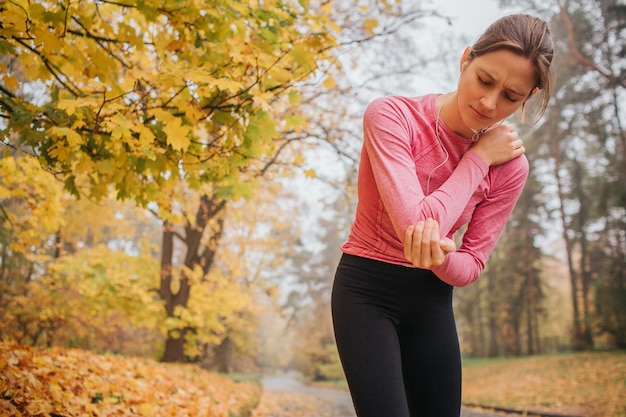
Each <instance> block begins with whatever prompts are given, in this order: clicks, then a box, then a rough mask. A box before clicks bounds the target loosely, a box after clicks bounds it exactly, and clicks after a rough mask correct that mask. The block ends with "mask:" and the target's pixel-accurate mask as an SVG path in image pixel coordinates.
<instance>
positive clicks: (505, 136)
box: [471, 122, 526, 166]
mask: <svg viewBox="0 0 626 417" xmlns="http://www.w3.org/2000/svg"><path fill="white" fill-rule="evenodd" d="M471 149H472V150H473V151H474V152H476V153H478V154H479V155H480V156H481V157H482V158H483V159H484V160H485V162H487V164H488V165H489V166H491V165H498V164H503V163H505V162H508V161H510V160H512V159H515V158H517V157H518V156H520V155H522V154H523V153H524V152H525V151H526V149H524V142H522V140H521V139H520V138H519V135H518V134H517V132H516V131H515V129H514V128H513V125H511V124H509V123H506V122H505V123H502V124H501V125H500V126H497V127H495V128H493V129H491V130H489V131H487V132H486V133H485V134H484V135H483V136H481V137H480V139H478V141H476V143H474V144H473V145H472V148H471Z"/></svg>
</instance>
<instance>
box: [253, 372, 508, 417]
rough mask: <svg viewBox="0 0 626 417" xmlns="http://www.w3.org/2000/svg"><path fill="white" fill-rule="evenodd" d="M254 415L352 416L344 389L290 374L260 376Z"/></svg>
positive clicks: (472, 414)
mask: <svg viewBox="0 0 626 417" xmlns="http://www.w3.org/2000/svg"><path fill="white" fill-rule="evenodd" d="M262 383H263V397H262V398H261V403H260V404H259V407H258V409H257V416H258V417H356V414H355V413H354V409H353V407H352V401H351V400H350V395H349V394H348V392H347V391H345V390H334V389H326V388H316V387H311V386H308V385H305V384H303V383H301V382H300V381H298V380H297V379H296V377H294V376H293V375H289V374H285V375H273V376H265V377H263V381H262ZM505 416H507V415H506V414H496V413H492V412H482V411H475V410H469V409H463V411H462V413H461V417H505Z"/></svg>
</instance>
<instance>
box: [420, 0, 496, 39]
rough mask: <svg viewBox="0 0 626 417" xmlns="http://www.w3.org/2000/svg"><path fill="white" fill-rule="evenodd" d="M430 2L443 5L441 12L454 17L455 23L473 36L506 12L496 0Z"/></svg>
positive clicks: (432, 0)
mask: <svg viewBox="0 0 626 417" xmlns="http://www.w3.org/2000/svg"><path fill="white" fill-rule="evenodd" d="M429 3H431V4H433V5H436V6H437V7H441V9H440V11H441V14H443V15H447V16H450V17H451V18H453V19H454V22H455V25H457V24H458V28H459V29H460V30H462V31H463V32H465V33H467V34H468V35H469V36H471V37H476V36H478V35H479V34H480V32H482V31H483V30H484V29H486V28H487V26H489V25H490V24H491V23H492V22H493V21H494V20H496V19H498V18H499V17H501V16H504V15H505V14H508V13H505V12H503V11H501V10H500V9H499V7H498V5H497V1H496V0H474V1H469V0H429Z"/></svg>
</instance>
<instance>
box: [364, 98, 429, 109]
mask: <svg viewBox="0 0 626 417" xmlns="http://www.w3.org/2000/svg"><path fill="white" fill-rule="evenodd" d="M436 99H437V95H436V94H427V95H423V96H416V97H409V96H398V95H395V96H383V97H378V98H375V99H374V100H372V101H371V102H370V103H369V105H368V106H367V107H368V109H370V108H373V109H384V108H410V109H421V108H429V107H432V106H434V103H435V100H436Z"/></svg>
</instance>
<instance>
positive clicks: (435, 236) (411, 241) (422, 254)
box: [404, 219, 456, 269]
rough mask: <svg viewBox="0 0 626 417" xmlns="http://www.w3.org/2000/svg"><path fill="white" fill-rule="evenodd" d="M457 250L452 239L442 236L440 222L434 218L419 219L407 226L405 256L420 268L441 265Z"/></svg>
mask: <svg viewBox="0 0 626 417" xmlns="http://www.w3.org/2000/svg"><path fill="white" fill-rule="evenodd" d="M455 250H456V244H455V243H454V241H453V240H452V239H449V238H447V237H444V238H443V239H442V238H441V237H440V235H439V223H438V222H437V221H436V220H434V219H427V220H426V221H419V222H417V224H415V225H411V226H409V227H407V229H406V232H405V234H404V257H405V258H406V259H407V260H408V261H409V262H411V263H412V264H413V266H416V267H418V268H422V269H430V268H433V267H435V266H439V265H441V264H442V263H443V261H445V259H446V255H447V254H448V253H450V252H454V251H455Z"/></svg>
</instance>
